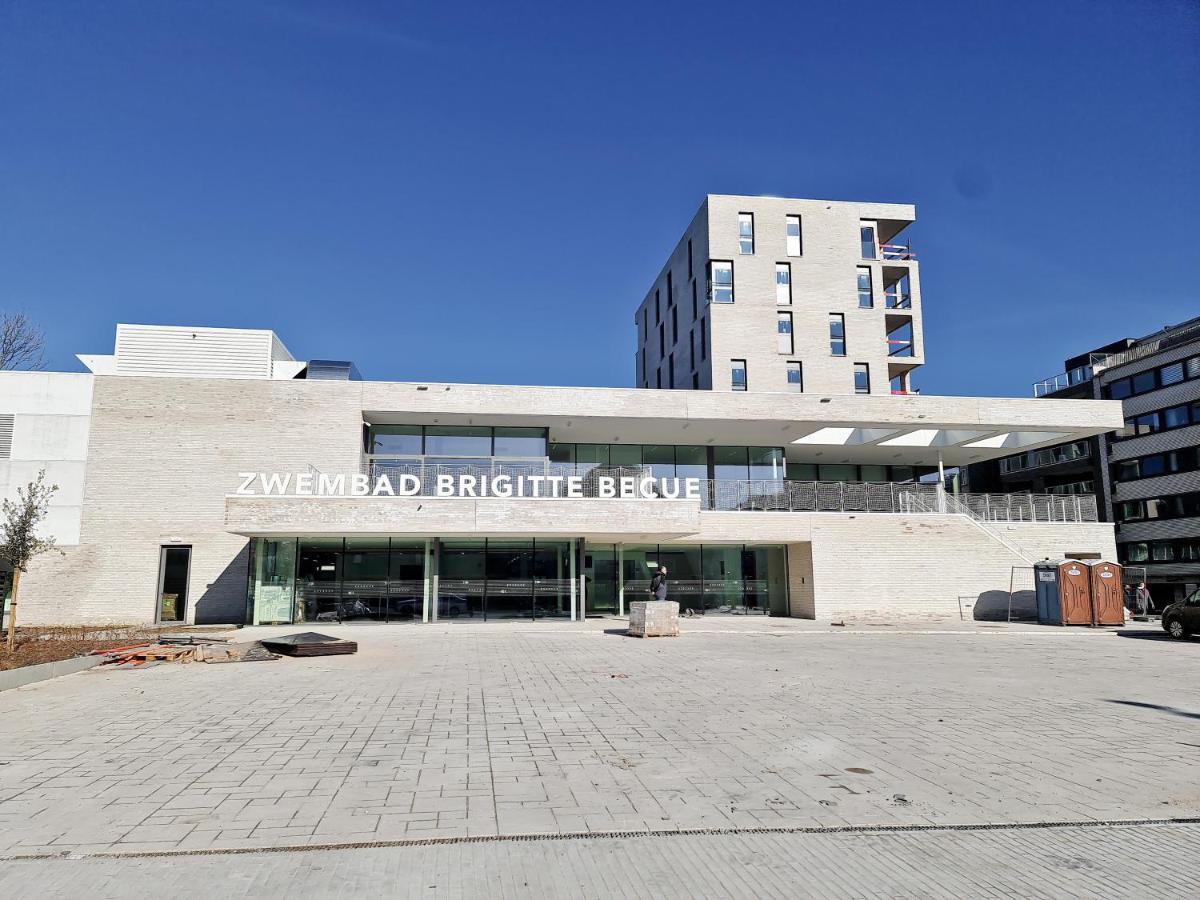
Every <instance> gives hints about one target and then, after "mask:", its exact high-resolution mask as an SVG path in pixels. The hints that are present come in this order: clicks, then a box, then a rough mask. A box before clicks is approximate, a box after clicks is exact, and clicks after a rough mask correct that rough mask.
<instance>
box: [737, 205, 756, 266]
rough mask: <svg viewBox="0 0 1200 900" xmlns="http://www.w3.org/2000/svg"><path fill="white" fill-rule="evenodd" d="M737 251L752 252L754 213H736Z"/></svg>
mask: <svg viewBox="0 0 1200 900" xmlns="http://www.w3.org/2000/svg"><path fill="white" fill-rule="evenodd" d="M738 253H740V254H741V255H742V256H750V255H751V254H752V253H754V213H745V212H744V213H738Z"/></svg>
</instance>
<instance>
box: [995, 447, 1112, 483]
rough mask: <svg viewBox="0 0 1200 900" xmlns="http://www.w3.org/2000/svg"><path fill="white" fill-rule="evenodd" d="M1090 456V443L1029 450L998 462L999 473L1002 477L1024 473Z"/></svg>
mask: <svg viewBox="0 0 1200 900" xmlns="http://www.w3.org/2000/svg"><path fill="white" fill-rule="evenodd" d="M1091 455H1092V445H1091V444H1090V443H1088V442H1087V441H1074V442H1072V443H1070V444H1061V445H1059V446H1058V447H1043V448H1042V449H1041V450H1030V451H1028V452H1027V453H1022V454H1020V455H1019V456H1007V457H1005V458H1004V459H1002V460H1000V472H1001V473H1002V474H1004V475H1011V474H1012V473H1014V472H1024V471H1025V470H1026V469H1040V468H1042V467H1043V466H1056V465H1058V464H1059V463H1065V462H1071V461H1072V460H1076V459H1087V458H1088V457H1089V456H1091Z"/></svg>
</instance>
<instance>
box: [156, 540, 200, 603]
mask: <svg viewBox="0 0 1200 900" xmlns="http://www.w3.org/2000/svg"><path fill="white" fill-rule="evenodd" d="M191 568H192V548H191V547H163V548H162V549H161V550H160V552H159V558H158V621H160V622H183V621H185V620H186V619H187V594H188V575H189V573H190V572H191Z"/></svg>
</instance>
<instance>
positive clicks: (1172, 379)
mask: <svg viewBox="0 0 1200 900" xmlns="http://www.w3.org/2000/svg"><path fill="white" fill-rule="evenodd" d="M1158 372H1159V378H1160V380H1161V381H1162V386H1163V387H1167V386H1168V385H1172V384H1179V382H1181V381H1183V363H1181V362H1177V363H1171V364H1170V365H1169V366H1163V367H1162V368H1161V369H1159V370H1158Z"/></svg>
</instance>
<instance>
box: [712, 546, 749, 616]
mask: <svg viewBox="0 0 1200 900" xmlns="http://www.w3.org/2000/svg"><path fill="white" fill-rule="evenodd" d="M703 571H704V607H703V608H704V611H705V612H723V613H731V612H739V611H741V609H742V608H743V603H744V594H745V590H746V586H745V584H744V583H743V578H742V545H741V544H732V545H728V546H724V545H721V544H705V545H704V553H703Z"/></svg>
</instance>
